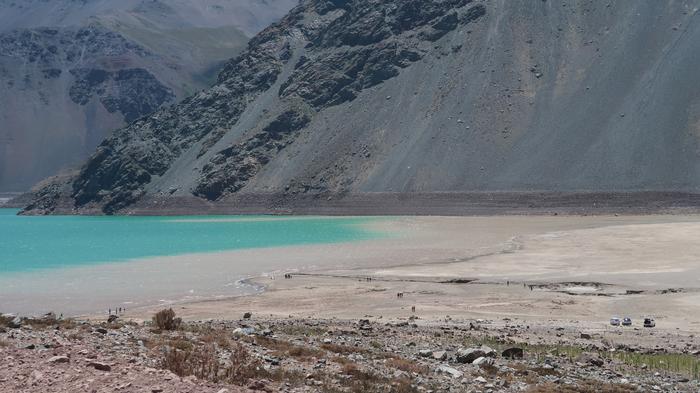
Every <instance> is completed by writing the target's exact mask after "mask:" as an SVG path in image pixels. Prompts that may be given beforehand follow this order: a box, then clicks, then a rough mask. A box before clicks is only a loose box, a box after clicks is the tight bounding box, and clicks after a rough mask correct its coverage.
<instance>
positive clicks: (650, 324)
mask: <svg viewBox="0 0 700 393" xmlns="http://www.w3.org/2000/svg"><path fill="white" fill-rule="evenodd" d="M644 327H645V328H653V327H656V321H654V318H644Z"/></svg>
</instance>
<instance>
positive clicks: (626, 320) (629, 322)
mask: <svg viewBox="0 0 700 393" xmlns="http://www.w3.org/2000/svg"><path fill="white" fill-rule="evenodd" d="M622 326H632V318H630V317H625V318H623V319H622Z"/></svg>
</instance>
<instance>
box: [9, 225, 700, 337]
mask: <svg viewBox="0 0 700 393" xmlns="http://www.w3.org/2000/svg"><path fill="white" fill-rule="evenodd" d="M372 225H373V226H374V228H373V229H376V230H381V231H386V232H387V233H391V234H392V235H393V236H392V237H390V238H387V239H380V240H372V241H364V242H357V243H345V244H334V245H316V246H302V247H284V248H274V249H263V250H242V251H235V252H227V253H220V254H208V255H196V256H183V257H172V258H156V259H152V260H148V261H136V262H130V263H126V264H114V265H109V266H107V267H105V266H103V267H99V268H97V269H98V270H100V271H101V273H96V272H93V273H91V274H93V275H94V274H97V275H103V274H104V272H105V271H109V272H110V274H108V275H107V276H106V278H105V280H104V281H102V284H100V283H99V281H97V282H91V281H89V280H88V281H87V282H84V284H80V287H79V288H76V291H75V296H79V294H81V293H82V294H83V295H84V294H85V293H90V295H91V296H92V291H96V292H95V297H96V298H97V299H100V297H101V296H102V297H104V298H103V299H100V300H99V301H100V302H105V301H107V302H108V303H110V304H117V301H116V298H115V296H120V295H121V294H122V291H128V293H129V294H130V297H129V300H127V301H126V302H122V303H124V304H127V305H128V308H129V311H128V312H127V316H128V317H132V318H136V319H149V318H150V315H152V313H153V312H154V311H155V310H157V309H159V308H161V307H162V304H158V302H156V303H153V302H152V300H153V299H154V297H153V296H152V295H153V294H154V293H168V297H167V298H164V299H163V300H165V301H164V302H161V303H169V302H171V301H173V300H176V299H177V300H180V301H181V300H183V299H184V300H185V302H184V303H181V304H178V305H177V306H176V310H177V312H178V315H180V316H183V317H185V318H186V319H190V320H196V319H207V318H216V319H237V318H239V317H240V315H241V314H242V313H243V312H245V311H252V312H254V313H256V314H258V315H263V314H264V315H272V316H278V317H286V316H290V315H291V316H294V317H312V318H329V317H337V318H358V317H364V316H366V315H372V316H375V317H379V316H382V317H383V318H404V317H407V316H409V315H414V314H413V313H412V312H411V308H412V307H414V306H415V307H416V313H415V315H417V316H419V317H420V318H423V319H425V320H430V319H441V318H445V316H447V315H449V316H451V317H453V318H454V317H459V318H493V319H501V318H504V317H508V318H517V319H522V320H527V321H534V322H540V323H548V322H547V321H549V320H557V321H558V322H559V323H560V324H564V323H573V324H582V326H583V327H587V328H601V329H603V328H605V325H606V324H607V321H608V319H609V318H610V316H612V315H618V316H630V317H632V318H633V319H634V320H635V322H636V323H637V324H639V323H640V322H641V318H642V317H644V316H647V315H649V316H654V317H655V318H656V320H657V323H658V326H659V329H668V330H675V329H676V328H678V329H681V330H683V331H685V332H697V331H700V312H698V311H700V302H699V300H700V244H698V242H697V241H696V239H697V238H698V236H700V217H698V216H639V217H637V216H624V217H615V216H609V217H607V216H596V217H574V216H565V217H562V216H557V217H544V216H539V217H532V216H529V217H519V216H504V217H400V218H386V219H381V220H377V221H375V222H374V223H373V224H372ZM231 261H245V263H243V264H241V263H235V264H232V263H231ZM232 265H235V266H237V267H236V269H234V270H231V269H232V268H231V266H232ZM240 266H244V268H241V267H240ZM105 269H108V270H105ZM261 272H267V273H268V274H265V275H260V273H261ZM271 272H274V274H271ZM283 272H293V273H294V275H293V278H292V279H283V276H282V274H281V273H283ZM71 274H72V273H71ZM243 276H256V277H257V278H255V279H254V280H252V283H253V284H254V285H253V286H252V287H247V286H245V285H237V284H236V282H237V279H239V278H240V277H243ZM110 277H116V278H110ZM366 277H371V278H372V280H371V281H367V280H366ZM121 278H123V279H121ZM134 282H136V283H139V284H136V285H135V284H134ZM47 283H48V281H47ZM113 284H117V285H116V286H117V287H118V288H120V289H119V290H115V289H114V287H113V286H112V285H113ZM239 284H240V283H239ZM257 286H264V287H265V288H266V289H267V290H266V291H264V293H260V294H258V295H256V296H239V295H241V294H244V293H251V291H255V290H256V289H257ZM3 287H4V286H3ZM100 287H102V290H100ZM185 288H190V289H189V290H187V289H185ZM54 290H56V291H60V288H55V289H54ZM112 291H114V292H112ZM168 291H170V292H168ZM399 292H401V293H403V294H404V295H403V297H401V298H397V293H399ZM25 295H26V294H25ZM47 295H49V293H48V292H47V293H44V294H42V295H41V296H47ZM182 295H184V296H182ZM5 296H6V295H5V294H3V299H5V298H6V297H5ZM110 297H112V298H113V299H114V301H112V300H110ZM144 299H151V300H150V301H144ZM36 300H38V299H36ZM3 301H4V300H3ZM30 301H31V300H30ZM139 302H141V303H140V304H139ZM144 303H145V304H144ZM142 305H143V306H142Z"/></svg>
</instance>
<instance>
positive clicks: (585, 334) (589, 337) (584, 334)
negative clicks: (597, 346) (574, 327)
mask: <svg viewBox="0 0 700 393" xmlns="http://www.w3.org/2000/svg"><path fill="white" fill-rule="evenodd" d="M581 338H582V339H584V340H590V339H591V338H593V337H592V336H591V335H590V334H588V333H581Z"/></svg>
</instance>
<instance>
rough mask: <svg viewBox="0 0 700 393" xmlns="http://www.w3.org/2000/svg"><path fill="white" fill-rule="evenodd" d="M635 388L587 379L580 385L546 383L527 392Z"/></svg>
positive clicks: (626, 391)
mask: <svg viewBox="0 0 700 393" xmlns="http://www.w3.org/2000/svg"><path fill="white" fill-rule="evenodd" d="M632 392H636V390H635V389H634V388H632V387H631V386H627V385H618V384H606V383H603V382H592V381H587V382H583V383H581V384H578V385H574V386H569V385H561V384H559V385H558V384H554V383H546V384H543V385H538V386H534V387H532V388H530V389H529V390H527V391H526V393H632Z"/></svg>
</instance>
